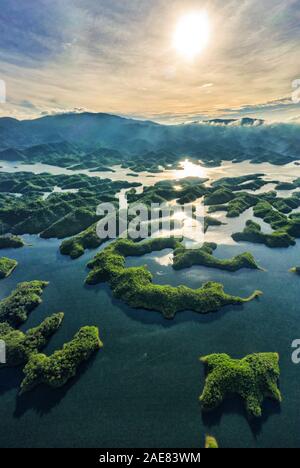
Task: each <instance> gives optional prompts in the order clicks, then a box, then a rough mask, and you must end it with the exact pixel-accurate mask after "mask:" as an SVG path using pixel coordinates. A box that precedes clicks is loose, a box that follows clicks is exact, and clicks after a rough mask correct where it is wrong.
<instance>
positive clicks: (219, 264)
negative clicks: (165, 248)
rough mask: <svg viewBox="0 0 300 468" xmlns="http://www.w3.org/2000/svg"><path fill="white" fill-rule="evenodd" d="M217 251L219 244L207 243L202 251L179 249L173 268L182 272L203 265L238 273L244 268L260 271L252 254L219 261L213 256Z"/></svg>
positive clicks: (176, 251) (243, 254) (245, 253)
mask: <svg viewBox="0 0 300 468" xmlns="http://www.w3.org/2000/svg"><path fill="white" fill-rule="evenodd" d="M216 249H217V244H214V243H205V244H204V245H203V246H202V247H201V248H200V249H192V250H188V249H185V248H184V247H182V246H181V247H178V248H177V249H176V250H175V251H174V260H173V268H174V269H175V270H182V269H183V268H190V267H192V266H193V265H202V266H206V267H209V268H218V269H220V270H227V271H238V270H241V269H242V268H249V269H253V270H258V269H260V268H259V266H258V265H257V263H256V261H255V259H254V257H253V255H252V254H251V253H250V252H244V253H242V254H239V255H237V256H235V257H233V258H230V259H219V258H216V257H214V255H213V252H214V251H215V250H216Z"/></svg>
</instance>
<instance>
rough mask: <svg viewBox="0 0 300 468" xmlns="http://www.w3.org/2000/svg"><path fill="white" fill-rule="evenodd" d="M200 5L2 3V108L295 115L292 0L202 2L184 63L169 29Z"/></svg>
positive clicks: (73, 0) (297, 16)
mask: <svg viewBox="0 0 300 468" xmlns="http://www.w3.org/2000/svg"><path fill="white" fill-rule="evenodd" d="M202 4H203V2H202ZM198 8H199V0H186V1H185V2H182V0H151V2H149V0H122V1H120V0H110V1H109V2H107V0H97V2H95V1H94V0H64V1H63V2H62V1H59V0H52V1H51V2H49V1H48V0H27V1H26V2H19V1H18V0H2V1H1V9H0V29H1V50H0V79H3V80H5V81H6V83H7V89H8V97H9V100H10V102H7V104H6V105H5V106H3V107H1V112H2V113H5V112H6V113H7V114H9V115H17V114H18V115H20V114H24V115H26V113H27V116H28V117H32V116H33V115H34V113H35V115H38V114H39V113H40V112H53V109H54V111H55V109H74V108H75V109H76V108H79V109H92V110H94V111H99V112H109V113H117V114H123V115H124V114H125V115H139V116H142V117H143V118H148V116H151V118H153V119H158V120H160V119H162V118H163V119H166V120H167V121H176V119H177V122H183V121H184V119H186V120H192V119H194V117H195V116H196V117H197V118H198V117H200V116H204V118H206V117H209V116H211V117H214V116H218V115H220V116H222V115H227V114H229V115H234V116H235V115H246V114H247V113H249V114H251V115H253V114H255V113H256V112H258V113H259V114H260V115H266V116H271V114H273V115H274V116H275V117H276V118H279V114H280V113H281V116H282V118H291V117H293V116H292V115H291V114H294V113H295V112H296V110H295V108H294V107H292V104H291V103H290V102H289V99H290V98H289V97H285V98H281V96H289V93H291V92H292V91H291V83H292V81H293V80H294V79H295V78H297V76H298V73H299V68H298V52H299V32H300V9H299V7H298V0H297V1H295V0H285V2H282V0H244V1H243V2H241V1H240V0H228V1H227V2H224V1H223V0H210V1H209V2H206V9H207V11H208V15H209V18H210V21H211V29H212V36H211V41H210V43H209V45H208V48H207V49H206V50H205V51H204V52H203V54H202V55H201V56H200V57H199V58H198V59H197V60H195V61H194V62H193V63H186V62H185V61H184V60H182V58H181V57H179V56H178V55H177V53H176V51H175V50H174V49H173V48H172V34H173V31H174V27H175V25H176V23H177V21H178V18H179V17H180V15H181V14H182V13H185V12H186V11H187V10H195V9H198ZM201 8H203V7H201ZM26 103H27V105H26ZM29 103H31V104H29ZM260 103H262V104H260ZM298 114H299V112H298Z"/></svg>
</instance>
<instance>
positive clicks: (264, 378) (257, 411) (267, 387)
mask: <svg viewBox="0 0 300 468" xmlns="http://www.w3.org/2000/svg"><path fill="white" fill-rule="evenodd" d="M200 361H201V362H203V363H204V364H205V366H206V370H207V376H206V380H205V386H204V390H203V393H202V395H201V396H200V402H201V404H202V408H203V410H204V411H211V410H214V409H216V408H217V407H218V406H220V404H221V403H222V402H223V400H225V399H226V398H229V397H231V396H232V395H239V396H240V397H241V398H242V399H243V400H244V402H245V406H246V409H247V413H248V415H249V416H250V417H255V418H259V417H261V416H262V403H263V401H264V400H265V398H272V399H274V400H276V401H278V402H281V399H282V397H281V393H280V390H279V388H278V386H277V382H278V379H279V376H280V370H279V355H278V354H277V353H260V354H251V355H249V356H246V357H245V358H243V359H232V358H231V357H230V356H228V355H227V354H211V355H210V356H205V357H202V358H200Z"/></svg>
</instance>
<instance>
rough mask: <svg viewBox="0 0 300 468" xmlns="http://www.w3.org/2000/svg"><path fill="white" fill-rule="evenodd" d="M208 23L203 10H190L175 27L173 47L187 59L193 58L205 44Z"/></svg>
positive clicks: (208, 27) (207, 34) (208, 35)
mask: <svg viewBox="0 0 300 468" xmlns="http://www.w3.org/2000/svg"><path fill="white" fill-rule="evenodd" d="M209 37H210V23H209V17H208V14H207V13H206V12H205V11H201V12H191V13H188V14H186V15H184V16H182V17H181V18H180V19H179V21H178V24H177V26H176V28H175V32H174V38H173V42H174V47H175V49H176V50H177V52H178V53H180V54H181V55H183V56H184V57H185V58H187V59H190V60H192V59H194V58H195V57H196V56H197V55H199V54H200V53H201V52H202V51H203V50H204V49H205V47H206V46H207V44H208V41H209Z"/></svg>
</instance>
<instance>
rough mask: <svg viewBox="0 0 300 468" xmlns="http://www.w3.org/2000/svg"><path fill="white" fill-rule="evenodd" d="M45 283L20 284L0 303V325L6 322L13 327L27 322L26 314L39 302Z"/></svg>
mask: <svg viewBox="0 0 300 468" xmlns="http://www.w3.org/2000/svg"><path fill="white" fill-rule="evenodd" d="M47 285H48V283H47V282H45V281H30V282H28V283H20V284H18V286H17V288H16V289H15V290H14V291H13V292H12V293H11V295H10V296H8V297H7V298H5V299H3V300H2V301H1V302H0V323H1V322H7V323H8V324H9V325H11V326H13V327H15V326H18V325H21V324H22V323H24V322H25V321H26V320H27V316H28V314H29V313H30V312H31V311H32V310H33V309H35V308H36V307H37V306H38V305H39V304H40V303H41V302H42V299H41V295H42V292H43V289H44V288H45V287H46V286H47Z"/></svg>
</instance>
